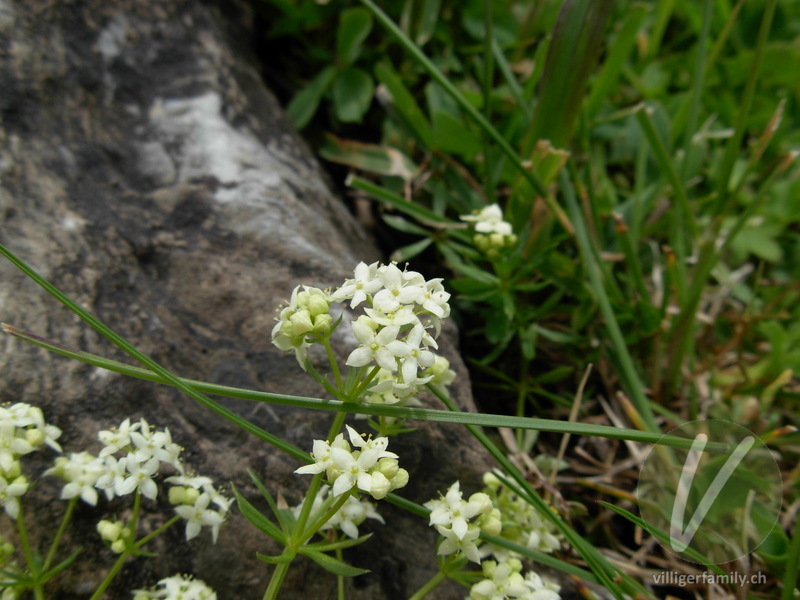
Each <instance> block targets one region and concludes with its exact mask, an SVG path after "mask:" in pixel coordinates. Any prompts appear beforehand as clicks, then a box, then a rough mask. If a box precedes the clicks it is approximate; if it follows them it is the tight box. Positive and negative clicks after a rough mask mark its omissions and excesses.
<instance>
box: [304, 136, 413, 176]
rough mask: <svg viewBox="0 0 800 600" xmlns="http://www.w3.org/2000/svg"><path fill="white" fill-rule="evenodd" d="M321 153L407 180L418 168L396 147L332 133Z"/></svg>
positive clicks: (370, 170) (354, 165)
mask: <svg viewBox="0 0 800 600" xmlns="http://www.w3.org/2000/svg"><path fill="white" fill-rule="evenodd" d="M319 153H320V156H322V158H324V159H325V160H329V161H331V162H335V163H339V164H342V165H348V166H350V167H355V168H356V169H361V170H362V171H367V172H368V173H377V174H379V175H394V176H397V177H402V178H403V179H404V180H406V181H408V180H409V179H411V178H413V177H414V175H415V174H416V172H417V169H418V167H417V165H416V164H414V161H412V160H411V159H410V158H408V156H406V155H405V154H403V153H402V152H400V150H398V149H396V148H391V147H390V146H378V145H376V144H365V143H363V142H357V141H354V140H343V139H340V138H338V137H336V136H335V135H331V134H328V135H326V136H325V141H324V142H323V145H322V147H321V148H320V149H319Z"/></svg>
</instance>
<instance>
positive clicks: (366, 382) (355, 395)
mask: <svg viewBox="0 0 800 600" xmlns="http://www.w3.org/2000/svg"><path fill="white" fill-rule="evenodd" d="M380 370H381V368H380V367H379V366H377V365H375V366H374V367H372V371H370V372H369V375H367V377H366V378H365V379H364V381H362V382H361V384H360V385H359V386H358V388H357V389H356V391H355V392H354V393H353V396H352V399H351V400H350V401H351V402H353V401H356V400H358V399H359V398H360V397H361V395H362V394H363V393H364V392H365V391H366V390H367V388H368V387H369V384H370V383H372V380H373V379H375V376H376V375H377V374H378V373H379V372H380Z"/></svg>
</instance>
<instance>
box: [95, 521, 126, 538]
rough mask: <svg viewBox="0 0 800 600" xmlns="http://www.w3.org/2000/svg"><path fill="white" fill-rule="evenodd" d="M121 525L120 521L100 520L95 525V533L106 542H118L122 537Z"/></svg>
mask: <svg viewBox="0 0 800 600" xmlns="http://www.w3.org/2000/svg"><path fill="white" fill-rule="evenodd" d="M122 530H123V524H122V521H113V522H112V521H106V520H102V521H100V522H99V523H98V524H97V533H99V534H100V537H101V538H103V539H104V540H105V541H107V542H111V543H114V542H116V541H118V540H119V539H120V537H121V535H122Z"/></svg>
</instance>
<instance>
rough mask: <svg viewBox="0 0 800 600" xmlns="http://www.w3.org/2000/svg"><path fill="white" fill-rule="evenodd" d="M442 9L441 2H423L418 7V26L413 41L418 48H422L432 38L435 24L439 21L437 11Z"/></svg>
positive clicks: (424, 0) (429, 0) (431, 0)
mask: <svg viewBox="0 0 800 600" xmlns="http://www.w3.org/2000/svg"><path fill="white" fill-rule="evenodd" d="M441 7H442V0H423V2H422V6H421V7H420V15H419V26H418V27H417V35H416V36H415V38H414V41H415V42H416V43H417V45H418V46H420V47H421V46H424V45H425V42H427V41H428V40H429V39H431V37H432V36H433V31H434V29H436V23H437V21H438V20H439V11H440V9H441Z"/></svg>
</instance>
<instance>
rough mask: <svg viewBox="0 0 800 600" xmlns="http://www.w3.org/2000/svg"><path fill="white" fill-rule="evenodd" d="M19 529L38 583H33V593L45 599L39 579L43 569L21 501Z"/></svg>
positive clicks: (37, 597)
mask: <svg viewBox="0 0 800 600" xmlns="http://www.w3.org/2000/svg"><path fill="white" fill-rule="evenodd" d="M17 530H18V531H19V543H20V545H21V546H22V553H23V554H24V555H25V562H26V563H27V564H28V570H29V571H30V573H31V575H32V576H33V578H34V579H35V580H36V583H34V584H33V595H34V596H35V597H36V600H44V587H43V586H42V582H41V581H39V575H40V574H41V573H42V571H41V569H40V568H39V567H38V566H37V564H36V560H35V559H34V556H33V550H32V549H31V543H30V540H29V539H28V529H27V528H26V527H25V512H24V511H23V510H22V503H21V502H20V505H19V512H18V513H17Z"/></svg>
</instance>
